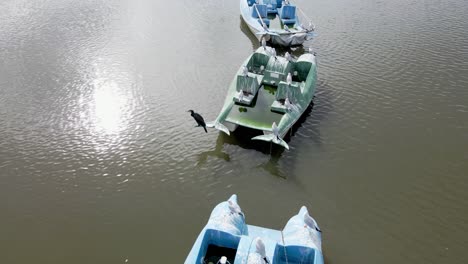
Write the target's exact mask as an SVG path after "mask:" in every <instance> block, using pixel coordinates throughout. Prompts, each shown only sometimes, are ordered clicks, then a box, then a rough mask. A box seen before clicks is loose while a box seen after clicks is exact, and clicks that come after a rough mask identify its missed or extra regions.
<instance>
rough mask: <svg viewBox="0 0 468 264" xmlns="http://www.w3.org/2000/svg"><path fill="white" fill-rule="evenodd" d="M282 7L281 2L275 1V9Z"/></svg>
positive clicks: (281, 0) (280, 0)
mask: <svg viewBox="0 0 468 264" xmlns="http://www.w3.org/2000/svg"><path fill="white" fill-rule="evenodd" d="M282 5H283V0H276V7H277V8H281V6H282Z"/></svg>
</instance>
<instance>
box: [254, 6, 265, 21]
mask: <svg viewBox="0 0 468 264" xmlns="http://www.w3.org/2000/svg"><path fill="white" fill-rule="evenodd" d="M255 7H257V8H255ZM257 10H258V12H257ZM259 13H260V14H259ZM259 15H260V16H261V17H262V18H266V17H267V6H266V5H259V4H254V5H253V7H252V17H254V18H260V16H259Z"/></svg>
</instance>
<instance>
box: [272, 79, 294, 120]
mask: <svg viewBox="0 0 468 264" xmlns="http://www.w3.org/2000/svg"><path fill="white" fill-rule="evenodd" d="M300 96H301V90H300V87H299V84H298V83H296V82H292V83H291V85H288V84H287V83H286V82H280V83H279V84H278V88H277V89H276V93H275V101H273V103H272V104H271V111H274V112H279V113H286V112H287V109H286V106H285V105H284V101H285V100H286V98H288V99H289V101H290V102H291V103H292V104H294V103H295V101H297V98H298V97H300Z"/></svg>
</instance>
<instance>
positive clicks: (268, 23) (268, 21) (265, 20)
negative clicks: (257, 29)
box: [258, 18, 270, 28]
mask: <svg viewBox="0 0 468 264" xmlns="http://www.w3.org/2000/svg"><path fill="white" fill-rule="evenodd" d="M262 20H263V23H265V25H266V26H267V27H268V28H269V27H270V19H268V18H264V19H262ZM258 23H260V25H262V26H263V24H262V21H260V18H259V19H258Z"/></svg>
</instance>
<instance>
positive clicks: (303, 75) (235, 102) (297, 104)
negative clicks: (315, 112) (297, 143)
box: [207, 43, 317, 149]
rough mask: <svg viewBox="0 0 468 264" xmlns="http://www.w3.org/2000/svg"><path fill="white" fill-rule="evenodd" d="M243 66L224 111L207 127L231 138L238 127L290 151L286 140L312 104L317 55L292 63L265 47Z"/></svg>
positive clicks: (304, 57) (286, 56)
mask: <svg viewBox="0 0 468 264" xmlns="http://www.w3.org/2000/svg"><path fill="white" fill-rule="evenodd" d="M263 44H264V45H263V46H262V47H260V48H258V49H257V50H256V51H255V52H254V53H253V54H252V55H250V56H249V57H248V58H247V60H245V62H244V63H243V64H242V65H241V67H240V68H239V70H238V72H237V74H236V75H235V77H234V80H232V82H231V84H230V86H229V88H228V92H227V96H226V99H225V101H224V105H223V108H222V109H221V112H220V113H219V115H218V117H217V118H216V120H215V121H213V122H209V123H207V127H214V128H216V129H218V130H221V131H223V132H225V133H226V134H228V135H229V134H230V132H232V131H234V130H235V129H236V128H237V127H238V126H243V127H248V128H251V129H256V130H260V131H262V132H263V135H260V136H256V137H253V138H252V139H253V140H263V141H268V142H273V143H275V144H278V145H281V146H283V147H285V148H287V149H289V146H288V144H287V143H286V142H285V141H284V140H283V138H284V136H285V135H286V134H287V132H288V130H289V129H291V128H292V126H293V125H294V124H295V123H296V122H297V121H298V120H299V118H300V117H301V115H302V114H303V113H304V111H305V110H306V109H307V107H308V106H309V105H310V103H311V102H312V99H313V96H314V93H315V87H316V81H317V65H316V58H315V55H314V53H312V52H309V53H306V54H303V55H301V56H299V58H297V60H296V59H293V58H292V57H291V55H289V53H286V54H285V56H284V57H281V56H277V55H276V52H275V49H274V48H271V47H267V46H266V45H265V43H263Z"/></svg>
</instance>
